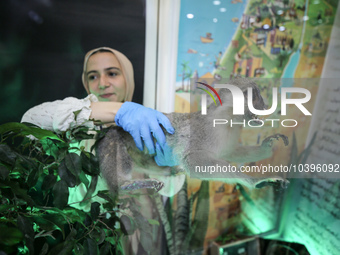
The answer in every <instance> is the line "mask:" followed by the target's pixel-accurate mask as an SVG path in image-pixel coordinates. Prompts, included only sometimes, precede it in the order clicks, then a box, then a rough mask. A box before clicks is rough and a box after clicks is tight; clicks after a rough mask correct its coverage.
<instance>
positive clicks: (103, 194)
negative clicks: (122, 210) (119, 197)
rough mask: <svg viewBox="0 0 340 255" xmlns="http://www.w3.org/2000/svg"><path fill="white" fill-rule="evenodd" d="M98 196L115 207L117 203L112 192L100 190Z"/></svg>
mask: <svg viewBox="0 0 340 255" xmlns="http://www.w3.org/2000/svg"><path fill="white" fill-rule="evenodd" d="M97 196H98V197H101V198H103V199H105V200H106V201H108V202H109V203H111V205H112V206H113V205H115V202H114V200H113V199H115V198H112V197H111V194H110V191H108V190H105V191H104V190H100V191H98V193H97Z"/></svg>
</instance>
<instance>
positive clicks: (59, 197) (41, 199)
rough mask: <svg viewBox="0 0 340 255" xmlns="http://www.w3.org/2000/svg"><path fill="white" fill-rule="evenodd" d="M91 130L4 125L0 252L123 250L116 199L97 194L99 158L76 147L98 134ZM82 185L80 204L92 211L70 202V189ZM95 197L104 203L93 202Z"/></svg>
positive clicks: (0, 168)
mask: <svg viewBox="0 0 340 255" xmlns="http://www.w3.org/2000/svg"><path fill="white" fill-rule="evenodd" d="M87 131H88V130H87V128H85V127H77V128H74V129H70V130H67V131H65V132H63V133H60V134H56V133H53V132H51V131H48V130H43V129H40V128H38V127H36V126H33V125H31V124H23V123H7V124H4V125H1V126H0V201H1V204H0V253H1V254H19V253H20V254H40V255H45V254H48V255H54V254H122V247H121V245H120V240H121V238H122V236H123V235H124V234H126V233H124V229H121V228H120V227H119V225H120V224H119V223H120V222H121V219H120V218H119V217H118V213H117V212H118V210H114V208H117V198H116V197H114V196H112V194H110V193H109V192H108V191H100V192H99V193H98V194H96V195H93V194H94V190H95V189H96V186H97V180H98V176H99V164H98V159H97V158H96V156H95V155H94V154H92V153H91V152H88V151H85V150H84V148H83V147H80V148H79V147H78V146H75V144H79V142H80V141H81V140H84V139H93V138H94V134H89V133H88V132H87ZM78 185H83V186H85V187H86V189H87V194H86V195H85V197H84V199H83V200H82V201H79V202H80V203H78V204H79V206H80V208H85V206H86V205H88V206H90V207H91V209H90V211H86V210H84V209H77V208H75V207H72V205H73V204H74V203H69V195H70V190H72V188H74V187H76V186H78ZM96 197H100V198H101V199H104V200H105V203H103V204H100V203H98V202H93V200H95V199H96ZM103 208H104V209H103ZM103 210H108V211H110V212H105V213H102V211H103ZM125 217H126V216H125Z"/></svg>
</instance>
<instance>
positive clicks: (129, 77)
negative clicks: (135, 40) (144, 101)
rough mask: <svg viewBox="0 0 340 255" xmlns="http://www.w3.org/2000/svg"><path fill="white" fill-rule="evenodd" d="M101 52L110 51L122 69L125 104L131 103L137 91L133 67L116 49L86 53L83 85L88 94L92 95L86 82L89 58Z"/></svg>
mask: <svg viewBox="0 0 340 255" xmlns="http://www.w3.org/2000/svg"><path fill="white" fill-rule="evenodd" d="M100 50H107V51H110V52H112V53H113V54H114V55H115V56H116V58H117V60H118V62H119V64H120V66H121V68H122V70H121V71H122V73H123V76H124V78H125V84H126V92H125V97H124V102H125V101H131V100H132V96H133V92H134V90H135V81H134V77H133V66H132V64H131V62H130V60H129V59H128V58H127V57H126V56H125V55H124V54H123V53H121V52H119V51H117V50H114V49H111V48H109V47H99V48H96V49H93V50H90V51H89V52H87V53H86V55H85V58H84V67H83V74H82V77H81V78H82V81H83V85H84V87H85V89H86V92H87V93H88V94H90V90H89V86H88V84H87V82H86V78H85V77H86V76H85V75H86V66H87V62H88V60H89V58H90V57H91V56H92V55H93V54H94V53H96V52H98V51H100Z"/></svg>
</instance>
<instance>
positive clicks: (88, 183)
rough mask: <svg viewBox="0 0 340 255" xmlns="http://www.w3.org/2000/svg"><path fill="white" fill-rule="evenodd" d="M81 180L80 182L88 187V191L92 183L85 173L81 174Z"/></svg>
mask: <svg viewBox="0 0 340 255" xmlns="http://www.w3.org/2000/svg"><path fill="white" fill-rule="evenodd" d="M79 179H80V181H81V182H82V183H83V184H84V185H85V186H86V188H87V189H88V187H89V185H90V181H89V179H88V178H87V177H86V175H85V173H84V172H83V171H81V172H80V174H79Z"/></svg>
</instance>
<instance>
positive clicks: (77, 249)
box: [73, 243, 84, 255]
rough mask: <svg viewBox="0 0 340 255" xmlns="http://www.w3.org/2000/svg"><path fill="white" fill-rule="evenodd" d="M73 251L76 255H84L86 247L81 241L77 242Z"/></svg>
mask: <svg viewBox="0 0 340 255" xmlns="http://www.w3.org/2000/svg"><path fill="white" fill-rule="evenodd" d="M73 252H74V254H75V255H84V247H83V246H82V245H81V244H80V243H76V245H75V246H74V248H73Z"/></svg>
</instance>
